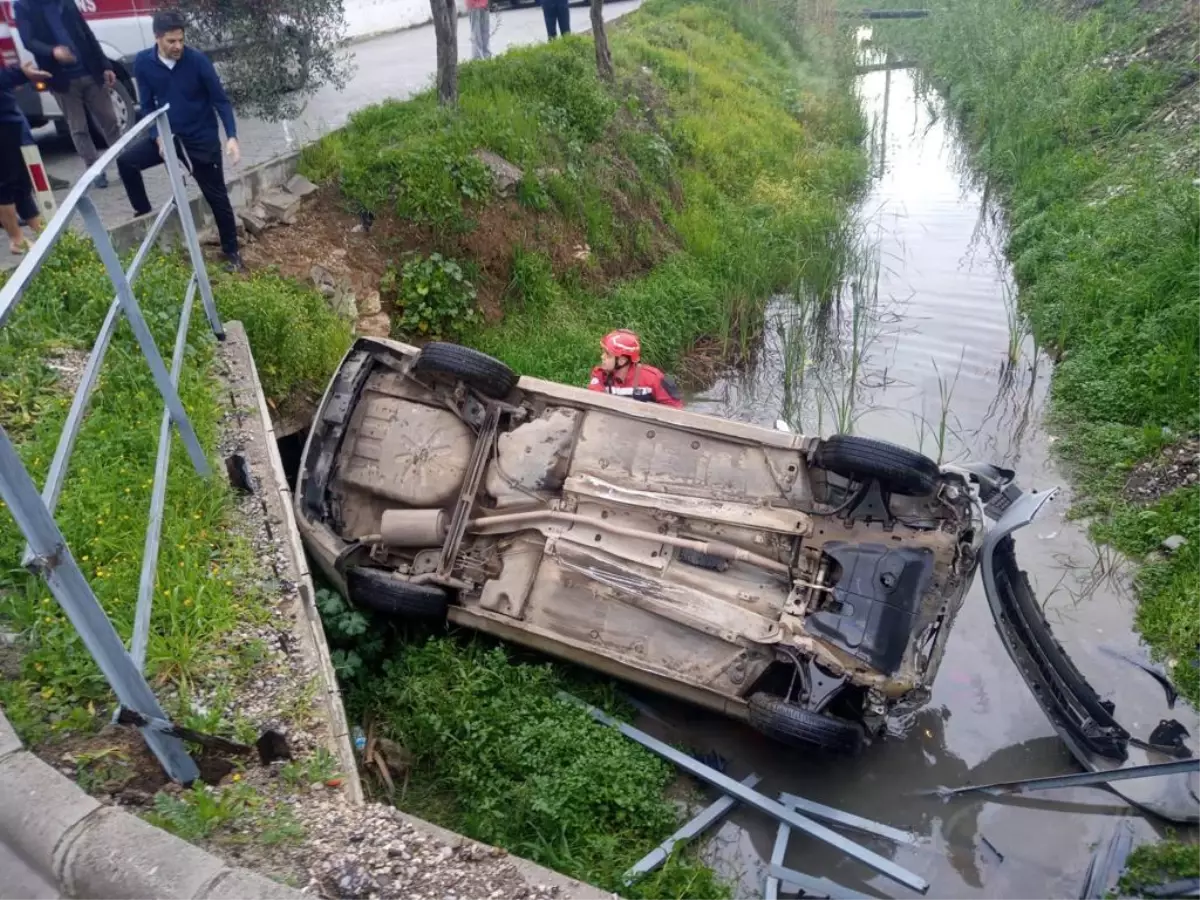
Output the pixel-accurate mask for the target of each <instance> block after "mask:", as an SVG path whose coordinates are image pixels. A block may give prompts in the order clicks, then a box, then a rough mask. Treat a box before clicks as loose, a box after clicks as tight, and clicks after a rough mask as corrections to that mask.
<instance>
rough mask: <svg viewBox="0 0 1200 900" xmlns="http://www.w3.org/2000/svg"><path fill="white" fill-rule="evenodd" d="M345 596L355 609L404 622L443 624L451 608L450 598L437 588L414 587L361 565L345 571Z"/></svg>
mask: <svg viewBox="0 0 1200 900" xmlns="http://www.w3.org/2000/svg"><path fill="white" fill-rule="evenodd" d="M346 594H347V595H348V596H349V599H350V602H351V603H353V604H354V605H355V606H359V607H362V608H363V609H369V610H371V611H372V612H377V613H381V614H383V615H385V616H394V617H396V618H402V619H421V620H427V621H441V620H443V619H445V618H446V610H447V609H448V608H449V606H450V598H449V597H447V596H446V592H445V591H444V590H443V589H442V588H440V587H438V586H436V585H432V584H413V583H411V582H408V581H404V580H403V579H402V578H400V577H399V576H397V575H393V574H392V573H391V572H386V571H384V570H383V569H368V568H364V567H361V566H356V567H354V568H352V569H348V570H347V571H346Z"/></svg>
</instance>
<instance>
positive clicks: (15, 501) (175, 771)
mask: <svg viewBox="0 0 1200 900" xmlns="http://www.w3.org/2000/svg"><path fill="white" fill-rule="evenodd" d="M0 499H3V500H4V502H5V503H6V504H7V505H8V508H9V510H10V511H11V512H12V515H13V518H14V519H15V520H16V522H17V527H18V528H20V529H21V533H22V534H24V535H25V538H26V539H27V540H28V541H29V544H30V546H31V547H33V552H34V564H33V567H34V568H35V569H36V570H37V571H38V572H40V574H41V575H42V577H44V578H45V579H46V583H47V584H48V585H49V586H50V591H51V593H53V594H54V598H55V599H56V600H57V601H58V605H59V606H60V607H62V610H63V612H65V613H66V614H67V618H68V619H70V620H71V624H72V625H73V626H74V628H75V630H76V631H77V632H79V637H80V638H81V639H82V640H83V645H84V646H85V647H86V648H87V650H88V652H89V653H91V655H92V658H93V659H95V660H96V665H97V666H99V667H100V671H101V672H102V673H103V675H104V678H105V679H106V680H107V681H108V683H109V684H110V685H111V686H112V689H113V691H114V692H115V693H116V695H117V699H118V700H119V701H120V702H121V705H122V706H128V707H129V708H131V709H137V710H139V711H142V713H143V714H144V715H146V716H147V717H149V718H152V719H165V718H166V714H165V713H164V712H163V711H162V707H160V706H159V705H158V700H157V699H156V698H155V696H154V692H153V691H152V690H150V685H148V684H147V683H146V679H145V678H143V677H142V673H141V672H140V671H139V670H138V668H137V667H136V666H135V665H134V664H133V660H132V659H130V658H129V654H128V653H126V652H125V645H124V644H122V643H121V638H120V637H119V636H118V635H117V632H116V629H115V628H113V626H112V622H110V621H109V620H108V616H107V615H106V614H105V612H104V608H103V607H102V606H101V605H100V602H99V601H98V600H97V599H96V595H95V594H94V593H92V588H91V585H89V584H88V582H87V579H86V578H84V577H83V573H82V572H81V571H79V566H78V565H77V564H76V562H75V557H74V556H72V555H71V550H70V548H69V547H68V546H67V541H66V538H64V537H63V536H62V532H61V531H59V530H58V525H56V524H55V522H54V516H52V515H51V514H50V510H48V509H46V505H45V504H44V503H43V502H42V498H41V496H40V495H39V494H38V492H37V487H36V486H35V485H34V483H33V479H32V478H30V477H29V473H28V472H26V471H25V466H24V464H23V463H22V461H21V457H20V455H18V453H17V451H16V448H15V447H13V445H12V442H11V441H10V440H9V438H8V433H7V432H5V430H4V428H3V427H0ZM142 735H143V737H145V739H146V743H147V744H149V745H150V749H151V750H153V751H154V755H155V756H157V757H158V759H159V762H161V763H162V765H163V768H164V769H166V771H167V774H168V775H169V776H170V777H171V778H172V779H174V780H175V781H178V782H180V783H181V784H190V783H191V782H193V781H195V780H196V779H197V778H198V777H199V776H200V770H199V769H198V768H196V763H195V762H194V761H193V760H192V758H191V757H190V756H188V754H187V750H186V749H185V748H184V746H183V742H182V741H180V740H179V738H177V737H171V736H169V735H166V734H163V733H162V732H159V731H155V730H154V729H152V728H142Z"/></svg>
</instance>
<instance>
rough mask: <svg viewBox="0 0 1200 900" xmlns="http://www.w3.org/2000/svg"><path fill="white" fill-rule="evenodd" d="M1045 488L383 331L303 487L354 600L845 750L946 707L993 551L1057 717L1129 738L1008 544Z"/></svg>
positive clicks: (346, 392)
mask: <svg viewBox="0 0 1200 900" xmlns="http://www.w3.org/2000/svg"><path fill="white" fill-rule="evenodd" d="M1046 496H1047V495H1045V494H1042V495H1032V494H1022V492H1021V491H1020V490H1019V489H1018V488H1016V486H1015V485H1014V484H1012V473H1011V472H1006V471H1005V470H1001V469H997V468H995V467H992V466H972V467H950V466H939V465H937V464H936V463H934V462H933V461H932V460H930V459H928V458H927V457H925V456H923V455H921V454H919V453H915V452H912V451H910V450H908V449H905V448H903V447H898V446H895V445H892V444H888V443H884V442H880V441H875V440H870V439H866V438H860V437H854V436H849V435H836V436H834V437H832V438H828V439H820V438H815V437H805V436H802V435H796V434H792V433H789V432H787V431H786V430H780V429H776V430H771V429H765V428H761V427H757V426H752V425H747V424H743V423H739V422H731V421H726V420H722V419H716V418H713V417H710V416H705V415H700V414H696V413H691V412H687V411H685V410H674V409H668V408H665V407H661V406H656V405H651V404H645V403H638V402H635V401H632V400H629V399H626V398H621V397H613V396H609V395H606V394H601V393H596V392H590V391H587V390H584V389H582V388H576V387H570V386H565V385H561V384H556V383H552V382H547V381H541V380H538V379H533V378H528V377H525V378H518V377H517V375H516V374H515V373H513V372H512V371H511V370H510V369H508V367H506V366H505V365H504V364H503V363H501V362H499V361H497V360H495V359H492V358H491V357H489V356H486V355H484V354H482V353H479V352H477V351H475V350H472V349H469V348H466V347H461V346H458V345H454V344H446V343H431V344H428V345H426V346H425V347H424V348H423V349H420V350H418V349H417V348H415V347H410V346H408V345H405V344H401V343H397V342H394V341H389V340H382V339H375V338H361V339H359V340H358V341H357V342H356V343H355V345H354V346H353V347H352V348H351V350H350V351H349V352H348V353H347V355H346V357H345V359H344V360H343V362H342V364H341V366H340V368H339V370H338V372H337V373H336V374H335V375H334V377H333V379H332V381H331V383H330V385H329V388H328V390H327V392H326V394H325V397H324V398H323V400H322V402H321V406H320V408H319V409H318V412H317V415H316V418H315V420H314V423H313V427H312V430H311V433H310V435H309V439H308V443H307V445H306V447H305V450H304V456H303V458H302V460H301V464H300V473H299V479H298V483H297V486H296V495H295V503H296V513H297V518H298V521H299V524H300V528H301V533H302V535H303V537H304V540H305V543H306V546H307V549H308V550H309V552H310V553H311V555H312V556H313V558H314V559H315V560H316V562H317V563H318V564H319V566H320V568H321V569H322V570H323V571H324V574H325V575H326V576H327V577H328V578H329V579H330V580H331V581H332V582H333V583H334V584H335V585H336V586H337V587H338V589H339V590H341V591H342V592H344V594H345V595H346V596H347V597H348V599H349V600H350V601H351V602H353V603H354V604H357V605H359V606H361V607H363V608H366V609H370V610H374V611H376V612H380V613H384V614H388V615H394V616H403V617H412V618H421V619H432V620H444V619H449V621H451V622H453V623H455V624H457V625H460V626H465V627H469V628H473V629H476V630H479V631H482V632H487V633H489V634H492V635H495V636H498V637H500V638H503V639H506V640H509V641H513V642H515V643H518V644H523V645H526V646H528V647H532V648H535V649H537V650H539V651H542V652H545V653H548V654H551V655H554V656H557V657H560V658H563V659H567V660H570V661H573V662H576V663H579V664H582V665H585V666H588V667H591V668H593V669H597V670H599V671H602V672H605V673H607V674H610V675H612V676H615V677H617V678H620V679H624V680H626V681H630V682H634V683H637V684H640V685H643V686H645V687H648V688H651V689H654V690H657V691H660V692H663V693H666V694H669V695H673V696H675V697H677V698H679V699H682V700H685V701H688V702H691V703H696V704H699V705H701V706H704V707H708V708H710V709H713V710H716V711H718V712H721V713H724V714H727V715H730V716H733V717H736V718H738V719H742V720H744V721H746V722H748V723H749V724H750V725H751V726H753V727H755V728H757V729H758V730H760V731H762V732H764V733H766V734H768V735H770V736H772V737H774V738H776V739H779V740H782V741H785V742H789V743H793V744H799V745H803V746H809V747H813V746H815V747H819V748H823V749H826V750H832V751H837V752H844V753H854V752H856V751H858V750H859V749H860V748H861V747H862V745H863V743H864V741H866V740H868V739H869V738H870V737H871V736H872V735H876V734H878V733H880V732H881V730H882V729H883V728H884V725H885V723H886V720H887V718H888V717H889V716H890V715H893V714H896V713H898V712H903V711H906V710H909V709H913V708H915V707H917V706H919V705H920V704H922V703H923V702H925V700H926V699H927V697H928V695H929V689H930V687H931V685H932V683H933V680H934V678H935V676H936V674H937V671H938V665H939V663H940V661H941V658H942V654H943V650H944V648H945V645H946V640H947V636H948V634H949V632H950V629H951V626H952V624H953V622H954V618H955V614H956V613H957V612H958V610H959V607H960V606H961V604H962V602H963V598H964V597H965V595H966V593H967V590H968V588H969V587H970V585H971V582H972V579H973V578H974V575H975V572H976V569H977V568H978V567H979V565H980V562H981V561H983V563H984V566H985V568H987V570H988V571H987V573H986V576H985V586H986V587H987V589H988V596H989V602H990V603H992V605H993V612H994V613H995V614H996V618H997V623H998V625H1000V628H1001V633H1002V635H1004V637H1005V645H1006V647H1007V648H1008V650H1009V652H1010V654H1011V655H1013V658H1014V660H1015V661H1016V662H1017V664H1018V667H1019V668H1020V669H1021V671H1022V674H1023V676H1024V677H1025V678H1026V680H1028V681H1029V682H1030V684H1031V686H1032V687H1033V688H1034V690H1035V694H1037V695H1038V697H1039V700H1040V701H1041V702H1042V704H1043V707H1044V708H1046V710H1047V713H1048V714H1049V715H1050V717H1051V719H1052V721H1054V724H1055V726H1056V728H1058V730H1059V731H1060V733H1062V734H1063V735H1064V737H1067V738H1068V740H1069V741H1074V742H1076V745H1086V747H1087V748H1088V750H1089V752H1096V753H1100V754H1101V755H1102V756H1108V757H1111V758H1114V759H1116V758H1123V753H1124V746H1123V741H1124V740H1125V738H1126V737H1127V735H1125V733H1124V732H1123V730H1122V729H1121V728H1120V726H1119V725H1117V724H1116V723H1115V722H1114V721H1112V719H1111V716H1109V713H1110V712H1111V710H1110V709H1107V708H1106V707H1105V706H1104V705H1103V704H1101V702H1100V701H1099V699H1098V698H1097V697H1096V695H1095V693H1094V692H1093V691H1091V689H1090V687H1088V686H1087V684H1086V682H1084V681H1083V679H1082V677H1081V676H1079V675H1078V673H1077V672H1076V671H1075V670H1074V667H1073V666H1071V664H1070V661H1069V660H1067V659H1066V657H1065V656H1064V655H1063V654H1062V652H1061V650H1059V649H1058V648H1057V645H1054V644H1053V639H1052V638H1050V637H1049V630H1048V628H1046V626H1045V621H1044V619H1042V617H1041V612H1040V610H1039V608H1038V606H1037V604H1036V602H1034V599H1033V597H1032V594H1031V593H1030V591H1029V589H1028V584H1027V582H1026V581H1025V579H1024V577H1023V575H1022V574H1021V573H1020V572H1019V570H1017V569H1016V565H1015V559H1014V558H1013V556H1012V549H1013V547H1012V539H1011V537H1010V536H1009V535H1010V533H1011V531H1013V530H1015V529H1016V528H1018V527H1020V526H1021V525H1023V524H1025V523H1026V522H1027V521H1029V519H1031V518H1032V516H1033V514H1034V513H1035V512H1036V509H1037V507H1039V506H1040V505H1041V503H1042V502H1043V501H1044V499H1045V497H1046ZM1006 509H1007V510H1008V514H1007V515H1005V514H1004V513H1005V510H1006ZM985 516H990V517H991V518H999V519H1000V522H998V523H997V525H996V526H995V527H994V528H992V529H990V530H989V529H987V528H985V523H984V519H985ZM985 535H986V536H985Z"/></svg>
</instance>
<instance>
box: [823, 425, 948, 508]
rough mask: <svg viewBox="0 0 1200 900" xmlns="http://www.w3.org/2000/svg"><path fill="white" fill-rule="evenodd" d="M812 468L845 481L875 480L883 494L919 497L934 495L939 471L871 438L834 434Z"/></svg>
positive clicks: (927, 461)
mask: <svg viewBox="0 0 1200 900" xmlns="http://www.w3.org/2000/svg"><path fill="white" fill-rule="evenodd" d="M813 464H814V465H816V466H818V467H820V468H822V469H828V470H829V471H830V472H834V473H836V474H838V475H841V476H843V477H845V478H853V479H854V480H855V481H865V480H867V479H870V478H874V479H876V480H877V481H879V483H880V485H881V486H882V487H883V489H884V490H886V491H890V492H892V493H894V494H904V495H905V496H910V497H921V496H924V495H926V494H930V493H932V492H933V489H934V486H935V485H936V483H937V478H938V475H939V474H940V470H939V469H938V464H937V463H935V462H934V461H933V460H932V459H930V458H929V457H928V456H924V455H923V454H920V453H917V452H915V451H913V450H909V449H908V448H907V447H901V446H898V445H897V444H889V443H888V442H887V441H876V440H872V439H871V438H864V437H855V436H854V435H850V434H835V435H834V436H833V437H831V438H827V439H826V440H824V441H822V442H821V444H820V445H819V446H818V447H817V450H816V452H815V453H814V454H813Z"/></svg>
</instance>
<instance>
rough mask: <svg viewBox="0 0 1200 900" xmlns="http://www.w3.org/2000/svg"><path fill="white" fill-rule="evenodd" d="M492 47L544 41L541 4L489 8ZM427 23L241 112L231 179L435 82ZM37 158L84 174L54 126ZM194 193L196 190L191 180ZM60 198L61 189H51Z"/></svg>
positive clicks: (110, 196)
mask: <svg viewBox="0 0 1200 900" xmlns="http://www.w3.org/2000/svg"><path fill="white" fill-rule="evenodd" d="M640 5H641V0H618V2H610V3H607V4H606V5H605V7H604V17H605V19H606V20H611V19H615V18H619V17H620V16H623V15H625V14H626V13H628V12H631V11H632V10H634V9H636V8H637V7H638V6H640ZM492 19H493V22H492V27H493V35H492V45H491V48H492V52H493V53H500V52H502V51H503V50H505V49H507V48H509V47H518V46H524V45H528V44H538V43H542V42H543V41H545V40H546V28H545V23H544V20H543V18H542V11H541V9H540V8H539V7H536V6H534V7H524V8H521V9H510V10H505V11H503V12H499V13H493V15H492ZM571 24H572V26H573V28H574V30H575V31H577V32H585V31H588V30H590V28H589V23H588V10H587V7H586V6H575V7H572V9H571ZM458 41H459V58H460V59H462V60H468V59H470V55H471V47H470V29H469V26H468V23H467V20H466V18H462V19H460V20H459V24H458ZM434 47H435V45H434V35H433V26H432V25H423V26H421V27H419V28H412V29H408V30H406V31H398V32H394V33H392V34H387V35H383V36H381V37H377V38H373V39H371V40H367V41H362V42H360V43H357V44H354V45H352V46H351V48H350V52H351V54H352V56H353V62H354V75H353V77H352V78H351V79H350V81H349V82H348V83H347V84H346V86H345V87H344V88H343V89H342V90H340V91H339V90H334V89H333V88H328V87H327V88H323V89H321V90H320V91H318V92H317V93H316V94H315V95H313V97H312V98H311V99H310V100H309V102H308V104H307V106H306V107H305V109H304V112H303V113H302V114H301V115H300V116H299V117H298V118H296V119H293V120H291V121H288V122H264V121H262V120H261V119H240V118H239V121H238V137H239V139H240V143H241V149H242V161H241V163H239V165H238V166H237V167H234V168H232V169H227V170H226V173H225V175H226V178H227V179H228V178H233V177H236V176H237V175H238V173H239V172H241V171H244V170H245V169H246V168H248V167H250V166H255V165H258V164H259V163H262V162H266V161H267V160H269V159H272V158H273V157H276V156H279V155H280V154H282V153H286V152H288V151H289V150H292V149H298V148H299V147H302V146H304V145H305V144H307V143H310V142H312V141H314V140H316V139H318V138H320V137H321V136H322V135H324V134H328V133H329V132H330V131H334V130H336V129H338V128H340V127H341V126H342V125H344V124H345V122H346V119H347V118H348V117H349V116H350V114H351V113H353V112H355V111H357V110H359V109H362V108H363V107H365V106H370V105H371V104H374V103H379V102H380V101H382V100H386V99H389V98H395V99H401V100H403V99H405V98H408V97H411V96H412V95H413V94H415V93H419V92H420V91H422V90H424V89H425V88H427V87H429V86H430V85H431V84H432V83H433V76H434V69H435V49H434ZM35 137H36V138H37V141H38V146H39V147H40V149H41V152H42V158H43V160H44V161H45V163H46V166H47V168H48V169H49V171H50V173H51V174H52V175H55V176H57V177H58V178H62V179H64V180H66V181H68V182H69V183H71V184H74V182H75V180H76V179H77V178H78V177H79V176H80V175H81V174H83V169H84V167H83V162H82V161H81V160H80V159H79V157H78V156H77V155H76V153H75V148H74V147H73V146H72V144H71V142H70V140H69V139H62V138H59V137H58V136H57V135H56V134H55V131H54V127H53V126H46V127H44V128H40V129H38V131H37V132H35ZM108 175H109V182H110V185H111V186H110V187H108V188H107V189H105V190H99V189H93V191H92V196H93V199H94V201H95V203H96V205H97V207H98V208H99V210H100V214H101V216H102V217H103V218H104V221H105V223H106V224H107V225H108V226H109V227H112V226H115V225H119V224H121V223H122V222H124V221H126V220H128V219H130V218H131V217H132V215H133V212H132V209H131V208H130V206H129V201H128V200H127V198H126V197H125V191H124V190H123V189H122V187H121V183H120V180H119V179H118V178H117V173H116V166H113V167H111V168H110V170H109V173H108ZM190 187H191V189H192V194H193V196H194V195H195V194H196V193H197V191H196V190H195V186H194V185H190ZM146 188H147V192H148V193H149V195H150V200H151V202H152V203H153V204H154V206H155V208H156V209H157V208H158V207H159V206H160V205H161V204H162V203H163V202H165V201H166V199H167V197H168V196H169V188H168V186H167V178H166V172H165V171H163V169H162V168H161V167H160V168H159V169H154V170H150V171H148V172H146ZM57 196H58V197H59V199H60V200H61V199H62V198H63V197H64V196H65V191H63V192H59V193H58V194H57ZM15 264H16V263H15V259H14V257H12V255H11V254H9V253H8V246H7V242H5V241H0V268H11V267H12V266H13V265H15Z"/></svg>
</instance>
